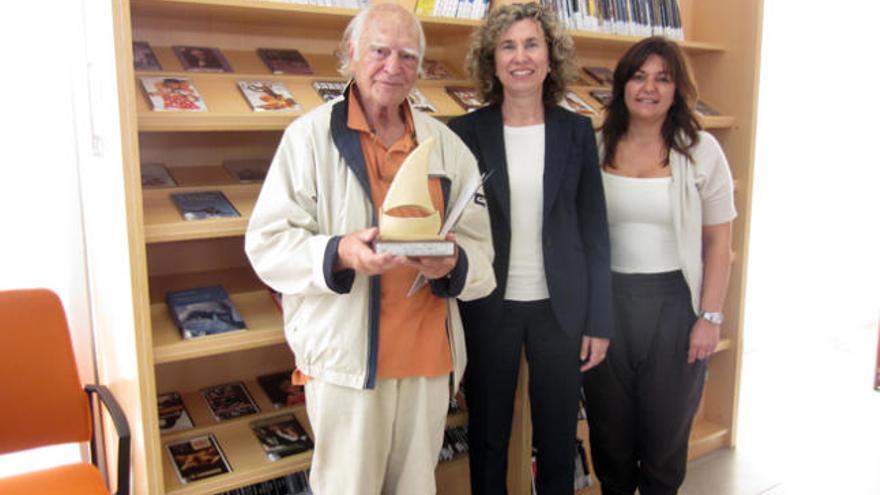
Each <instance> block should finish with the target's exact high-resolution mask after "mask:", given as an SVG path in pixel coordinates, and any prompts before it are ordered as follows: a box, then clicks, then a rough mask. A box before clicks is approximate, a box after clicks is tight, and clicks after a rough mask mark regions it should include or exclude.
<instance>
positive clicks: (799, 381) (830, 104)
mask: <svg viewBox="0 0 880 495" xmlns="http://www.w3.org/2000/svg"><path fill="white" fill-rule="evenodd" d="M878 22H880V6H878V3H877V2H867V1H864V0H836V1H834V2H827V1H825V0H802V1H798V2H793V1H782V0H764V35H763V44H762V46H763V51H762V57H763V60H762V64H761V86H760V101H759V112H758V137H757V149H756V158H755V178H754V196H753V204H752V232H751V242H750V259H749V275H748V277H749V278H748V293H747V301H746V321H745V326H746V330H745V344H746V345H745V347H746V354H745V356H744V360H743V380H742V384H741V394H740V397H741V403H740V406H741V407H740V418H741V421H740V434H739V448H738V450H739V451H740V453H743V452H748V455H747V457H748V458H749V459H750V460H751V461H752V462H753V463H755V464H754V465H755V466H757V467H755V468H754V470H756V471H763V472H764V473H772V475H773V476H778V478H776V479H779V480H780V481H781V482H782V487H783V488H782V489H781V490H780V491H779V493H783V491H784V492H785V493H798V494H800V493H810V494H812V493H847V494H868V493H878V491H877V490H878V488H880V471H878V469H877V467H878V466H880V448H878V445H877V441H878V439H880V421H878V418H880V393H877V392H874V391H873V390H872V377H873V369H874V363H875V359H876V352H877V338H878V336H877V328H878V323H877V319H878V315H880V152H878V145H880V86H878V82H880V80H878V76H880V63H878V62H877V47H878V38H877V35H878V32H880V24H878ZM773 493H777V491H774V492H773Z"/></svg>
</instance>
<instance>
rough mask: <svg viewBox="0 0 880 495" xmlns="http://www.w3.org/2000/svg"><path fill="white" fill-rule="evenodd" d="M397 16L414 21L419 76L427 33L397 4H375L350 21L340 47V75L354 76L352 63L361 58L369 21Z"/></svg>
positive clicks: (410, 14) (411, 14) (408, 12)
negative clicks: (350, 55) (351, 57)
mask: <svg viewBox="0 0 880 495" xmlns="http://www.w3.org/2000/svg"><path fill="white" fill-rule="evenodd" d="M374 14H375V15H377V16H378V15H381V14H386V15H396V16H399V17H401V18H404V19H410V20H411V21H412V26H413V29H414V30H415V32H416V33H417V34H418V37H419V74H421V72H422V59H424V57H425V31H424V30H423V29H422V23H421V22H419V20H418V18H416V16H415V15H414V14H413V13H412V12H410V11H409V10H406V9H404V8H403V7H401V6H400V5H398V4H396V3H378V4H377V3H374V4H371V5H370V6H369V7H367V8H364V9H361V11H360V12H358V13H357V15H356V16H354V18H353V19H352V20H351V21H349V23H348V26H346V28H345V33H344V34H343V35H342V43H340V45H339V51H338V53H339V73H340V74H342V75H343V76H344V77H347V78H351V77H352V76H353V74H352V71H351V63H352V62H353V61H354V60H357V57H358V56H360V42H361V36H362V35H363V33H364V28H365V27H366V25H367V20H368V19H371V18H372V17H373V15H374ZM349 45H351V48H352V50H351V51H352V53H353V57H354V59H353V60H349V56H348V47H349Z"/></svg>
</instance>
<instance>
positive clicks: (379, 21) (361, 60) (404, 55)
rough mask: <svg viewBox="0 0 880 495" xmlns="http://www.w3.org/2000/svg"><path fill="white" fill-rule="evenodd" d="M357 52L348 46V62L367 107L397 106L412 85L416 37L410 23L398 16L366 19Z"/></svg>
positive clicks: (416, 65)
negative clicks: (349, 61)
mask: <svg viewBox="0 0 880 495" xmlns="http://www.w3.org/2000/svg"><path fill="white" fill-rule="evenodd" d="M358 49H359V53H357V54H355V53H353V51H354V48H353V45H349V60H352V64H351V67H352V72H353V73H354V80H355V82H356V83H357V87H358V91H359V92H360V96H361V102H362V104H363V105H364V106H365V107H367V108H381V107H397V106H398V105H400V104H401V103H403V100H405V99H406V96H407V95H408V94H409V92H410V90H411V89H412V88H413V86H414V85H415V83H416V80H417V79H418V70H419V37H418V33H417V32H416V30H415V26H413V24H412V21H411V20H410V19H408V18H406V17H403V16H399V15H390V16H383V17H379V16H373V17H371V18H369V19H367V20H366V25H365V26H364V30H363V33H362V34H361V39H360V40H359V47H358Z"/></svg>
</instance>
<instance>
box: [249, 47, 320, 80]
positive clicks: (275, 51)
mask: <svg viewBox="0 0 880 495" xmlns="http://www.w3.org/2000/svg"><path fill="white" fill-rule="evenodd" d="M257 55H259V56H260V59H261V60H262V61H263V63H264V64H266V67H268V68H269V70H270V71H272V73H273V74H311V73H312V68H311V67H310V66H309V62H308V61H307V60H306V59H305V57H303V56H302V54H301V53H300V52H299V50H288V49H284V48H257Z"/></svg>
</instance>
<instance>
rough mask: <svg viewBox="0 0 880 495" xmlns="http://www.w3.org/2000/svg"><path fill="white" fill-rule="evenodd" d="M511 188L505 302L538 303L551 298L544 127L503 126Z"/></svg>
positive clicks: (541, 125) (542, 125)
mask: <svg viewBox="0 0 880 495" xmlns="http://www.w3.org/2000/svg"><path fill="white" fill-rule="evenodd" d="M504 151H505V156H506V158H507V176H508V181H509V185H510V223H511V225H510V266H509V268H508V270H507V288H506V289H505V291H504V299H507V300H510V301H539V300H542V299H547V298H549V297H550V292H549V290H548V289H547V277H546V275H545V274H544V251H543V248H542V243H541V231H542V227H543V223H544V124H540V125H530V126H524V127H507V126H504Z"/></svg>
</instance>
